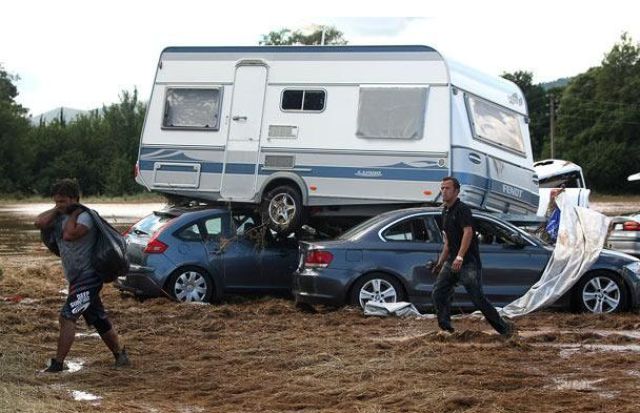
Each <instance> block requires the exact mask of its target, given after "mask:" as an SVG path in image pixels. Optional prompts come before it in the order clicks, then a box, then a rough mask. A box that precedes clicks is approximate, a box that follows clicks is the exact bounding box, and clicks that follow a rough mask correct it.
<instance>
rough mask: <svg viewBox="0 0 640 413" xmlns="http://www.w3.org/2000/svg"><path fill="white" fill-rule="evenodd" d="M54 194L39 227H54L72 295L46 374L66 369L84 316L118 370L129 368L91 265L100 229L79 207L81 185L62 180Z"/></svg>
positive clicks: (41, 216) (55, 186) (62, 315)
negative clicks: (79, 322) (104, 345)
mask: <svg viewBox="0 0 640 413" xmlns="http://www.w3.org/2000/svg"><path fill="white" fill-rule="evenodd" d="M51 192H52V195H53V201H54V202H55V206H54V207H53V208H51V209H50V210H48V211H45V212H43V213H42V214H40V215H39V216H38V218H37V219H36V222H35V225H36V227H38V228H40V229H43V228H48V227H52V226H53V230H54V233H55V238H56V244H57V245H58V248H59V250H60V258H61V259H62V269H63V271H64V276H65V278H66V279H67V281H68V282H69V295H68V296H67V300H66V302H65V303H64V305H63V306H62V309H61V310H60V317H59V322H60V335H59V337H58V349H57V351H56V357H55V358H53V359H51V364H50V365H49V367H48V368H47V369H46V370H45V372H47V373H57V372H60V371H62V370H63V368H64V359H65V357H66V356H67V354H68V353H69V350H70V349H71V345H72V344H73V340H74V337H75V329H76V321H77V320H78V318H79V317H80V316H81V315H82V316H83V317H84V319H85V321H86V322H87V324H89V325H92V326H94V327H95V328H96V330H97V331H98V334H100V337H101V338H102V341H104V343H105V344H106V345H107V347H109V350H111V352H112V353H113V356H114V357H115V365H116V367H122V366H127V365H129V358H128V356H127V352H126V351H125V349H124V347H122V346H121V345H120V341H119V338H118V335H117V334H116V331H115V329H114V328H113V327H112V325H111V322H110V321H109V318H108V317H107V314H106V313H105V310H104V307H103V306H102V301H101V300H100V290H101V289H102V279H101V278H100V276H99V275H98V274H97V273H96V272H95V270H94V269H93V265H92V263H91V257H92V255H93V248H94V244H95V239H96V229H95V227H94V224H93V219H92V218H91V215H89V214H88V213H87V212H84V211H83V210H82V209H81V208H78V207H77V203H78V202H79V200H80V188H79V186H78V183H77V182H76V181H75V180H72V179H62V180H60V181H58V182H56V183H55V184H54V185H53V188H52V191H51Z"/></svg>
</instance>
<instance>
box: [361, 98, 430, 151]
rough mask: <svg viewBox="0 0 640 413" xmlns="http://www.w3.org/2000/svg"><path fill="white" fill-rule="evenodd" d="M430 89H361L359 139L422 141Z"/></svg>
mask: <svg viewBox="0 0 640 413" xmlns="http://www.w3.org/2000/svg"><path fill="white" fill-rule="evenodd" d="M426 109H427V88H426V87H360V98H359V102H358V129H357V130H356V136H358V137H359V138H379V139H421V138H422V134H423V129H424V117H425V112H426Z"/></svg>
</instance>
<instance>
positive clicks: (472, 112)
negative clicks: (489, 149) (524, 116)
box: [466, 95, 525, 154]
mask: <svg viewBox="0 0 640 413" xmlns="http://www.w3.org/2000/svg"><path fill="white" fill-rule="evenodd" d="M466 98H467V109H468V112H469V117H470V121H471V125H472V129H473V136H474V137H475V138H476V139H480V140H483V141H487V142H489V143H491V144H494V145H499V146H501V147H504V148H507V149H511V150H514V151H517V152H519V153H522V154H524V152H525V151H524V138H523V136H522V130H521V129H520V122H519V120H518V114H516V113H515V112H512V111H510V110H508V109H506V108H503V107H501V106H498V105H495V104H493V103H490V102H487V101H486V100H482V99H480V98H478V97H475V96H472V95H466Z"/></svg>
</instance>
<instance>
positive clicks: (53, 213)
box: [33, 207, 60, 229]
mask: <svg viewBox="0 0 640 413" xmlns="http://www.w3.org/2000/svg"><path fill="white" fill-rule="evenodd" d="M58 215H60V212H59V211H58V209H57V208H56V207H53V208H51V209H49V210H46V211H44V212H43V213H41V214H40V215H38V217H37V218H36V222H34V223H33V224H34V225H35V226H36V228H38V229H43V228H47V227H48V226H50V225H51V224H53V221H55V219H56V218H57V217H58Z"/></svg>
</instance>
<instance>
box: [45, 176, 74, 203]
mask: <svg viewBox="0 0 640 413" xmlns="http://www.w3.org/2000/svg"><path fill="white" fill-rule="evenodd" d="M54 195H62V196H68V197H69V198H75V199H80V185H78V181H77V180H76V179H70V178H64V179H59V180H57V181H56V182H55V183H54V184H53V185H52V186H51V196H54Z"/></svg>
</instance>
